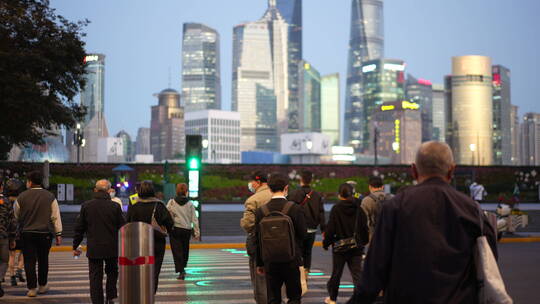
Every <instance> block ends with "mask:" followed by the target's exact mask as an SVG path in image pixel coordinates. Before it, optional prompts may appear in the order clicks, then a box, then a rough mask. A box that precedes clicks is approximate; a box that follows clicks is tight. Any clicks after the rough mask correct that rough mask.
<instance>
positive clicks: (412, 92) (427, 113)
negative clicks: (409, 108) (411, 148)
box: [405, 74, 433, 142]
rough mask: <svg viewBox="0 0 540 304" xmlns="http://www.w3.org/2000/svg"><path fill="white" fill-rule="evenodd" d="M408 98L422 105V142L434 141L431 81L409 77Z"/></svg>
mask: <svg viewBox="0 0 540 304" xmlns="http://www.w3.org/2000/svg"><path fill="white" fill-rule="evenodd" d="M405 92H406V98H407V99H408V100H409V101H410V102H414V103H417V104H419V105H420V114H421V118H422V142H425V141H430V140H433V89H432V86H431V81H429V80H426V79H417V78H415V77H413V76H412V75H410V74H409V75H407V84H406V87H405Z"/></svg>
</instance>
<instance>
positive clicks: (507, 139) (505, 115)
mask: <svg viewBox="0 0 540 304" xmlns="http://www.w3.org/2000/svg"><path fill="white" fill-rule="evenodd" d="M492 77H493V79H492V83H493V102H492V103H493V163H494V164H496V165H511V164H512V133H511V132H512V131H511V129H512V126H511V121H510V116H511V112H512V103H511V100H510V70H509V69H507V68H506V67H504V66H502V65H494V66H493V67H492Z"/></svg>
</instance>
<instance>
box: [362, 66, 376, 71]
mask: <svg viewBox="0 0 540 304" xmlns="http://www.w3.org/2000/svg"><path fill="white" fill-rule="evenodd" d="M376 69H377V65H376V64H370V65H366V66H364V67H362V73H369V72H373V71H375V70H376Z"/></svg>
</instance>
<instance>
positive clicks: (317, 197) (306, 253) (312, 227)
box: [288, 170, 326, 275]
mask: <svg viewBox="0 0 540 304" xmlns="http://www.w3.org/2000/svg"><path fill="white" fill-rule="evenodd" d="M312 179H313V173H311V171H307V170H306V171H302V173H301V174H300V188H299V189H296V190H294V191H292V192H291V193H290V194H289V197H288V198H289V200H290V201H293V202H295V203H297V204H299V205H300V206H302V209H303V211H304V216H305V218H306V226H307V234H306V238H305V239H304V242H303V243H302V259H303V260H304V268H305V269H306V275H307V274H308V273H309V270H310V269H311V251H312V249H313V243H314V242H315V235H316V234H317V227H319V226H320V227H321V231H323V232H324V230H325V228H326V227H325V218H324V202H323V198H322V196H321V194H320V193H319V192H317V191H315V190H313V189H312V188H311V187H310V184H311V180H312Z"/></svg>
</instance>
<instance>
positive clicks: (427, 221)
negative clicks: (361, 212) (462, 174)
mask: <svg viewBox="0 0 540 304" xmlns="http://www.w3.org/2000/svg"><path fill="white" fill-rule="evenodd" d="M454 169H455V164H454V157H453V155H452V151H451V150H450V147H449V146H448V145H447V144H445V143H440V142H434V141H432V142H426V143H424V144H422V145H421V147H420V149H419V150H418V153H417V155H416V161H415V163H414V164H413V165H412V173H413V177H414V179H416V180H417V181H418V185H416V186H414V187H409V188H407V189H406V190H404V191H403V192H401V193H399V194H398V195H396V196H395V197H394V198H393V199H391V200H389V201H387V202H385V204H383V205H382V209H381V214H380V217H379V219H378V223H377V226H376V228H375V233H374V236H373V239H372V241H371V245H370V247H369V251H368V253H367V258H366V261H365V267H364V271H363V273H362V278H361V280H360V285H359V286H356V292H355V294H354V295H353V297H352V298H351V299H350V300H349V302H348V303H350V304H352V303H373V302H374V301H375V299H376V297H377V295H378V294H379V292H380V291H384V303H388V304H392V303H478V284H477V280H476V271H475V266H474V258H473V250H474V245H475V240H476V238H477V237H478V236H480V233H481V232H480V221H484V226H485V227H491V225H490V223H489V221H488V220H487V219H486V217H485V216H484V214H483V212H481V211H480V206H479V205H478V204H477V203H476V202H474V201H473V200H472V199H470V198H469V197H468V196H467V195H465V194H463V193H460V192H458V191H457V190H456V189H454V188H453V187H452V186H450V185H449V183H450V181H451V179H452V177H453V173H454ZM484 233H485V234H486V237H487V238H488V241H489V243H490V245H491V248H492V250H493V253H494V254H495V256H497V248H496V237H495V233H494V230H493V229H485V231H484Z"/></svg>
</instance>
